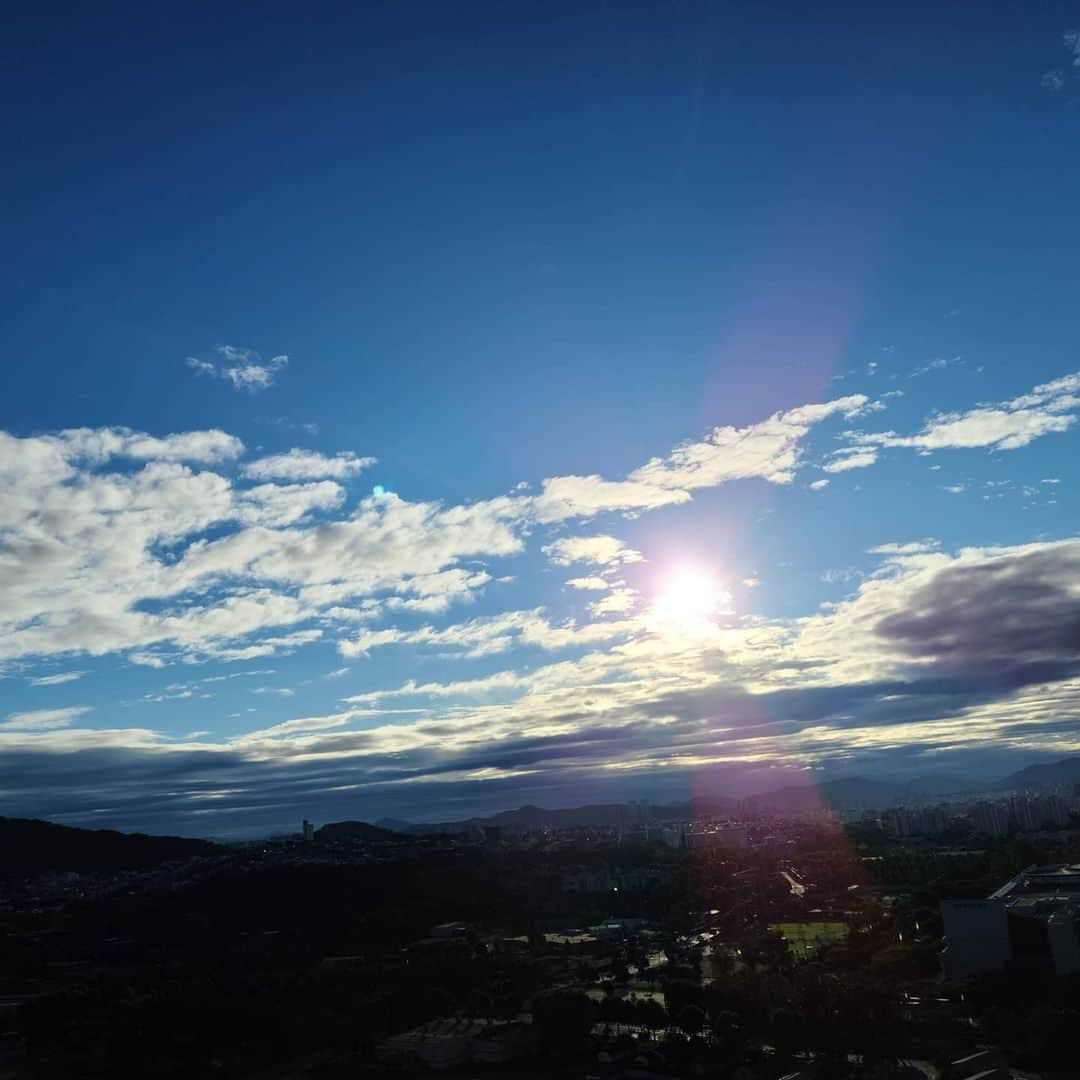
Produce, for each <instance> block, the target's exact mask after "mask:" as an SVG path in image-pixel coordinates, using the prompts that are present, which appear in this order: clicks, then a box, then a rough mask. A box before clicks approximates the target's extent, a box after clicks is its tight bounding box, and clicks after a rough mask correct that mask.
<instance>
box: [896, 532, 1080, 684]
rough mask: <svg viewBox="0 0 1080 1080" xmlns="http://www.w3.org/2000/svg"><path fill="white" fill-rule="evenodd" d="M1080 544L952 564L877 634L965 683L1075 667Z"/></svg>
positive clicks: (1079, 634)
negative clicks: (966, 563)
mask: <svg viewBox="0 0 1080 1080" xmlns="http://www.w3.org/2000/svg"><path fill="white" fill-rule="evenodd" d="M1078 582H1080V544H1077V543H1071V544H1063V545H1059V546H1054V547H1049V548H1042V549H1037V550H1034V551H1027V552H1023V551H1021V553H1019V554H1014V555H1011V556H1008V557H1002V558H997V559H992V560H987V561H984V562H980V563H975V564H971V565H964V564H963V563H961V564H959V565H955V566H950V567H947V568H945V569H943V570H942V571H940V572H939V573H938V574H936V575H935V576H934V578H933V579H932V580H931V581H930V582H929V583H928V584H927V585H925V586H923V587H922V588H920V589H919V590H917V591H916V592H915V593H914V594H913V595H912V596H911V597H910V600H909V601H908V603H907V605H906V607H905V609H904V610H903V611H899V612H896V613H894V614H891V615H889V616H887V617H885V618H883V619H882V620H881V621H880V622H879V623H878V624H877V626H876V627H875V631H876V633H877V634H878V635H879V636H881V637H883V638H886V639H888V640H889V641H890V642H891V643H892V644H894V645H895V646H896V647H897V648H899V649H900V650H901V652H902V653H904V654H905V655H907V656H910V657H913V658H917V659H919V660H930V661H932V662H933V663H934V665H935V667H936V669H937V670H939V671H940V672H941V673H943V674H947V675H948V676H949V677H951V678H953V679H956V680H961V681H963V682H967V683H979V684H981V685H983V686H988V687H1003V688H1008V687H1022V686H1028V685H1031V684H1033V683H1043V682H1054V681H1057V680H1060V679H1066V678H1070V677H1072V676H1073V675H1076V674H1077V673H1080V589H1078V588H1077V583H1078Z"/></svg>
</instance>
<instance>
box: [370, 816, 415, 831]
mask: <svg viewBox="0 0 1080 1080" xmlns="http://www.w3.org/2000/svg"><path fill="white" fill-rule="evenodd" d="M375 825H376V827H377V828H380V829H389V830H390V832H399V833H407V832H408V831H409V830H410V829H411V828H412V822H411V821H405V820H403V819H402V818H392V817H384V818H379V820H378V821H376V822H375Z"/></svg>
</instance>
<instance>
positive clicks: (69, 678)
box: [30, 671, 86, 686]
mask: <svg viewBox="0 0 1080 1080" xmlns="http://www.w3.org/2000/svg"><path fill="white" fill-rule="evenodd" d="M85 674H86V672H85V671H61V672H58V673H57V674H55V675H39V676H38V677H37V678H36V679H31V680H30V685H31V686H60V685H62V684H63V683H69V682H74V681H75V680H76V679H81V678H82V677H83V676H84V675H85Z"/></svg>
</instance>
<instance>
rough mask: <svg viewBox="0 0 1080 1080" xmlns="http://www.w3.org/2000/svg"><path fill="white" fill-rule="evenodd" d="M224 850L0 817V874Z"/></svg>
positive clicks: (131, 866)
mask: <svg viewBox="0 0 1080 1080" xmlns="http://www.w3.org/2000/svg"><path fill="white" fill-rule="evenodd" d="M224 850H225V849H224V848H222V847H219V846H218V845H217V844H214V843H211V841H209V840H190V839H186V838H184V837H180V836H147V835H146V834H145V833H121V832H114V831H113V830H111V829H76V828H72V827H70V826H68V825H54V824H53V823H52V822H51V821H39V820H37V819H35V818H0V851H2V852H3V856H4V857H3V860H2V862H0V875H5V876H8V877H11V876H16V875H22V874H38V873H46V872H48V871H65V870H74V871H79V872H81V873H88V872H93V871H110V870H144V869H147V868H149V867H152V866H157V865H159V864H160V863H163V862H169V861H170V860H173V859H190V858H192V857H193V856H196V855H216V854H220V853H222V852H223V851H224Z"/></svg>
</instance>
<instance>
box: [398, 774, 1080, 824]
mask: <svg viewBox="0 0 1080 1080" xmlns="http://www.w3.org/2000/svg"><path fill="white" fill-rule="evenodd" d="M1062 783H1078V784H1080V757H1072V758H1065V759H1064V760H1062V761H1057V762H1052V763H1050V764H1046V765H1031V766H1029V767H1028V768H1026V769H1021V770H1019V771H1018V772H1014V773H1010V774H1009V775H1008V776H1005V777H1002V778H1001V779H993V778H989V779H971V778H968V777H964V776H960V775H958V774H955V773H939V774H933V773H932V774H928V775H926V776H916V777H914V778H911V779H908V780H903V781H896V782H894V781H889V780H876V779H873V778H871V777H865V776H845V777H838V778H837V779H833V780H820V781H817V782H814V783H804V784H792V785H789V786H787V787H782V788H777V789H775V790H772V791H765V792H762V793H760V794H757V795H751V796H749V797H747V798H745V799H733V798H725V797H723V796H716V797H709V798H696V799H692V800H691V801H689V802H685V803H674V804H671V805H658V804H654V805H652V806H650V807H649V808H648V809H647V810H646V819H647V820H651V821H670V820H678V819H680V818H681V819H683V820H690V819H692V818H697V817H723V816H725V815H729V814H730V815H736V814H737V813H738V812H739V810H740V808H742V807H749V808H752V809H754V810H757V811H763V810H764V811H772V812H777V813H804V812H806V811H808V810H815V809H826V808H827V809H833V810H871V809H879V808H880V809H884V808H886V807H890V806H903V805H905V804H908V805H910V804H912V803H919V802H927V801H930V800H934V799H938V798H941V799H944V798H947V797H948V796H952V795H966V796H974V795H976V794H978V793H980V792H987V793H989V792H992V791H999V790H1004V789H1009V788H1027V787H1048V786H1052V785H1055V784H1062ZM638 814H639V810H638V808H637V807H636V806H634V805H633V804H631V803H599V804H588V805H585V806H572V807H563V808H558V809H545V808H544V807H541V806H533V805H528V806H520V807H518V808H517V809H516V810H503V811H500V812H499V813H497V814H492V815H491V816H490V817H473V818H468V819H466V820H463V821H443V822H435V823H431V824H425V825H409V824H407V823H405V822H394V824H396V825H399V826H400V827H401V829H402V830H403V831H408V832H410V833H412V834H418V833H455V832H464V831H467V830H469V829H471V828H483V827H484V826H486V825H487V826H490V825H516V826H520V827H523V828H527V829H535V828H540V827H542V826H544V825H550V826H553V827H555V828H566V827H573V826H576V825H619V824H623V825H630V824H632V823H633V822H635V821H636V820H638ZM379 824H380V825H386V824H388V822H387V821H386V820H384V821H381V822H380V823H379Z"/></svg>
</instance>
